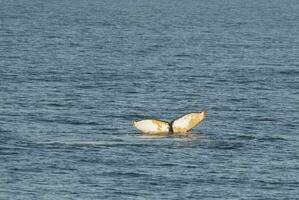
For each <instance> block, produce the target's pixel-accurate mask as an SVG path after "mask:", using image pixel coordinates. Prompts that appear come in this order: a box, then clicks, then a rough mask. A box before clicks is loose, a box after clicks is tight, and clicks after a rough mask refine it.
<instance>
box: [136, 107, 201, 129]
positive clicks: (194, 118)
mask: <svg viewBox="0 0 299 200" xmlns="http://www.w3.org/2000/svg"><path fill="white" fill-rule="evenodd" d="M206 114H207V111H201V112H191V113H187V114H184V115H182V116H180V117H178V118H176V119H175V120H173V121H172V122H170V123H169V122H166V121H162V120H158V119H145V120H133V126H134V127H135V128H137V129H138V130H140V131H141V132H143V133H147V134H169V133H170V134H176V133H186V132H187V131H189V130H191V129H192V128H194V127H195V126H196V125H198V124H199V123H200V122H201V121H202V120H203V119H204V118H205V116H206Z"/></svg>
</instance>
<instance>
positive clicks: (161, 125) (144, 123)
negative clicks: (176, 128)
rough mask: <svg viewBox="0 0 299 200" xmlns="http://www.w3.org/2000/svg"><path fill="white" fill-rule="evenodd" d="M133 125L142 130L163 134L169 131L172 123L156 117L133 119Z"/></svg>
mask: <svg viewBox="0 0 299 200" xmlns="http://www.w3.org/2000/svg"><path fill="white" fill-rule="evenodd" d="M133 126H135V127H136V128H137V129H139V130H140V131H142V132H144V133H149V134H162V133H169V131H170V125H169V123H168V122H163V121H160V120H156V119H146V120H140V121H133Z"/></svg>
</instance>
